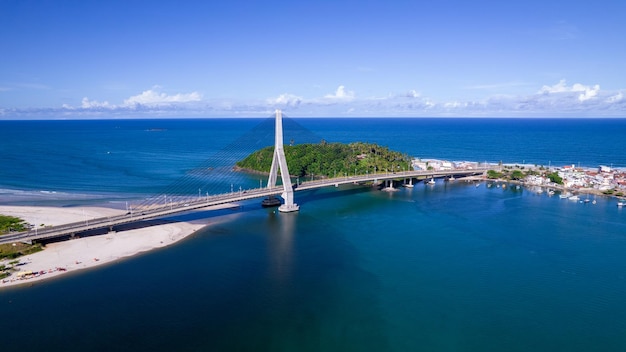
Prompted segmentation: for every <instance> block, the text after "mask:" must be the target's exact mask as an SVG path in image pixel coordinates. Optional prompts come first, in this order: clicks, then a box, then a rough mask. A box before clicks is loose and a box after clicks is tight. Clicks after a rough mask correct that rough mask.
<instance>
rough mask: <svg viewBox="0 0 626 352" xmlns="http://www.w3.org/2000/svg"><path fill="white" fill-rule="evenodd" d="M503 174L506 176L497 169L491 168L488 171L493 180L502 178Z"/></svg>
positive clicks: (488, 175)
mask: <svg viewBox="0 0 626 352" xmlns="http://www.w3.org/2000/svg"><path fill="white" fill-rule="evenodd" d="M503 176H504V174H503V173H502V172H498V171H496V170H489V171H487V177H488V178H490V179H492V180H495V179H499V178H502V177H503Z"/></svg>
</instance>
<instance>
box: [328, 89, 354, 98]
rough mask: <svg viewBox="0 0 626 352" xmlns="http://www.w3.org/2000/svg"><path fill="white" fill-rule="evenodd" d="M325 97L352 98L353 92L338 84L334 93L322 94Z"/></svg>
mask: <svg viewBox="0 0 626 352" xmlns="http://www.w3.org/2000/svg"><path fill="white" fill-rule="evenodd" d="M324 98H326V99H336V100H352V99H354V92H353V91H347V90H346V87H344V86H339V87H338V88H337V90H336V91H335V94H327V95H325V96H324Z"/></svg>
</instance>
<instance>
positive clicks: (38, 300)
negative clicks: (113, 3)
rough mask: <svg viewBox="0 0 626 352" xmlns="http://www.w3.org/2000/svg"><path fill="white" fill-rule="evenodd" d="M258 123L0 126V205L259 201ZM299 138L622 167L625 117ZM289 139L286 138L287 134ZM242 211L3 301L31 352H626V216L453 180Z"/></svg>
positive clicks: (440, 125)
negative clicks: (251, 162)
mask: <svg viewBox="0 0 626 352" xmlns="http://www.w3.org/2000/svg"><path fill="white" fill-rule="evenodd" d="M272 126H273V122H272V121H271V120H270V121H269V122H267V121H265V120H262V119H176V120H174V119H172V120H157V119H152V120H97V121H95V120H94V121H87V120H85V121H72V120H58V121H0V141H1V142H0V165H2V166H1V167H0V203H2V204H12V205H19V204H25V205H56V206H81V205H86V204H92V205H107V206H118V207H120V206H123V204H124V203H125V202H128V201H130V202H141V201H143V200H145V199H151V198H154V197H159V196H162V195H163V194H170V193H176V194H180V195H183V196H184V195H187V196H198V194H205V192H210V193H214V192H228V191H229V190H231V189H238V188H239V187H242V188H243V189H245V188H253V187H259V185H260V184H262V183H263V180H262V178H260V177H259V176H258V175H246V174H241V173H235V172H232V170H231V167H232V165H233V164H234V162H235V161H237V160H239V159H241V158H242V157H243V156H245V155H246V153H247V152H249V151H251V150H250V149H252V150H254V149H257V148H259V147H262V146H265V145H269V144H271V143H272V140H273V134H272V133H273V131H272V130H271V128H272ZM285 127H286V130H285V131H286V133H285V138H286V139H287V140H289V141H287V140H286V141H285V143H288V142H291V140H293V142H294V143H303V142H318V141H321V140H322V139H323V140H326V141H329V142H353V141H364V142H372V143H378V144H381V145H384V146H388V147H389V148H390V149H393V150H398V151H401V152H403V153H406V154H407V155H410V156H413V157H421V158H438V159H446V160H455V161H459V160H471V161H481V162H482V161H486V162H491V163H497V162H500V161H501V162H503V163H519V164H533V165H545V166H548V165H551V166H560V165H571V164H575V165H581V166H586V167H596V166H598V165H607V166H613V167H622V168H623V167H626V154H625V153H624V152H623V148H621V145H622V143H623V136H624V135H626V119H591V118H590V119H473V118H472V119H457V118H450V119H447V118H444V119H429V118H416V119H396V118H393V119H384V118H368V119H357V118H352V119H346V118H341V119H340V118H337V119H330V118H327V119H293V120H290V119H287V120H286V122H285ZM291 128H293V132H291V131H292V130H291ZM296 202H297V203H298V204H299V205H300V211H299V212H298V213H290V214H280V213H277V212H275V211H274V209H265V208H262V207H261V206H260V205H259V204H258V202H256V201H251V202H249V203H246V205H245V206H244V207H243V208H240V209H239V210H236V211H233V210H222V211H216V212H214V213H211V214H209V215H208V216H209V217H210V221H211V225H209V226H207V227H206V228H204V229H202V230H200V231H198V232H197V233H195V234H194V235H192V236H190V237H188V238H187V239H185V240H183V241H182V242H179V243H177V244H175V245H173V246H170V247H167V248H163V249H159V250H154V251H151V252H149V253H145V254H141V255H138V256H135V257H132V258H129V259H126V260H123V261H120V262H118V263H115V264H111V265H106V266H103V267H99V268H95V269H92V270H88V271H83V272H77V273H72V274H68V275H67V276H66V277H62V278H59V279H54V280H50V281H47V282H46V281H44V282H41V283H37V284H35V285H34V286H32V287H17V288H8V289H3V290H0V307H1V310H0V312H2V313H3V314H2V319H0V331H2V332H3V338H2V339H3V340H4V343H3V344H4V345H5V346H9V347H12V348H19V349H20V350H23V351H35V350H37V351H39V350H46V351H85V350H92V351H110V350H118V351H137V350H152V351H172V350H176V351H233V350H235V351H248V350H250V351H322V350H323V351H381V350H384V351H409V350H410V351H531V350H532V351H555V350H560V351H590V350H593V351H621V350H626V305H624V304H623V302H624V297H625V296H626V255H624V253H626V221H625V220H626V213H625V211H626V210H623V209H621V208H618V207H616V202H617V201H616V200H615V199H612V198H605V197H598V198H597V204H595V205H592V204H591V203H589V204H580V203H576V202H572V201H568V200H562V199H559V197H554V196H553V197H549V196H548V195H547V194H546V193H545V192H544V193H537V192H535V191H534V190H532V189H530V188H525V187H522V188H521V189H519V190H518V189H516V188H514V187H508V188H502V187H491V188H488V187H486V185H485V184H484V183H480V184H479V185H478V187H477V186H475V185H474V184H472V183H466V182H462V181H455V182H443V181H442V180H438V181H437V183H436V184H435V185H434V186H428V185H425V184H423V183H418V184H416V185H415V187H414V188H413V189H407V188H399V190H398V191H397V192H380V191H377V190H376V189H373V188H369V187H357V186H345V187H340V188H329V189H322V190H317V191H311V192H307V193H296Z"/></svg>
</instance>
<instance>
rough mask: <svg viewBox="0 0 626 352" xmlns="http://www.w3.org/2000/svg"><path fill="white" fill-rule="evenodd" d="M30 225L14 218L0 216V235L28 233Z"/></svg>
mask: <svg viewBox="0 0 626 352" xmlns="http://www.w3.org/2000/svg"><path fill="white" fill-rule="evenodd" d="M27 229H28V224H27V223H26V222H25V221H24V220H22V219H20V218H16V217H14V216H7V215H0V235H4V234H6V233H8V232H10V231H17V232H19V231H26V230H27Z"/></svg>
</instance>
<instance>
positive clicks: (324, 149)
mask: <svg viewBox="0 0 626 352" xmlns="http://www.w3.org/2000/svg"><path fill="white" fill-rule="evenodd" d="M284 150H285V159H286V160H287V165H289V173H290V176H291V177H302V178H304V177H311V178H331V177H337V176H343V175H353V174H357V175H358V174H361V175H364V174H366V173H377V172H396V171H408V170H411V160H412V159H411V158H410V157H409V156H408V155H406V154H403V153H400V152H396V151H392V150H390V149H389V148H388V147H383V146H380V145H377V144H373V143H364V142H354V143H348V144H344V143H328V142H326V141H325V140H322V141H321V142H320V143H317V144H314V143H309V144H298V145H289V146H285V147H284ZM273 156H274V146H270V147H266V148H263V149H260V150H257V151H255V152H253V153H252V154H250V155H248V156H247V157H246V158H245V159H243V160H241V161H239V162H237V164H236V169H237V170H241V171H247V172H258V173H269V172H270V168H271V167H272V158H273Z"/></svg>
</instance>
